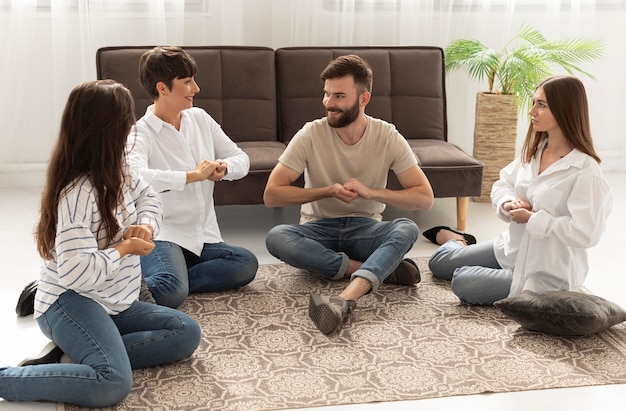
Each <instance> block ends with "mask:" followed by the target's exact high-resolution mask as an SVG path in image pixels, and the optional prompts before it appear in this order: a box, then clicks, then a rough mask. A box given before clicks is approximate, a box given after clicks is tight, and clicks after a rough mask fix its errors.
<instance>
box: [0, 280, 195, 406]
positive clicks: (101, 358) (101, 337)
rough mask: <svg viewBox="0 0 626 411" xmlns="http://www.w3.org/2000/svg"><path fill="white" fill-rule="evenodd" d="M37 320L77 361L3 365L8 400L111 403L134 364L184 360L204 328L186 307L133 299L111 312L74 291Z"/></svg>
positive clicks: (2, 390)
mask: <svg viewBox="0 0 626 411" xmlns="http://www.w3.org/2000/svg"><path fill="white" fill-rule="evenodd" d="M37 323H38V324H39V327H40V328H41V330H42V331H43V333H44V334H45V335H46V336H47V337H48V338H50V339H51V340H52V341H54V342H55V343H56V344H57V345H58V346H59V347H60V348H61V349H62V350H63V352H64V353H65V354H67V355H68V356H69V357H70V359H71V360H72V361H73V362H74V364H66V363H61V364H42V365H33V366H27V367H8V368H0V397H2V398H4V399H5V400H8V401H40V400H45V401H55V402H65V403H70V404H76V405H80V406H84V407H108V406H111V405H113V404H116V403H118V402H120V401H122V400H123V399H124V398H125V397H126V396H127V395H128V393H129V392H130V388H131V385H132V370H131V368H142V367H149V366H154V365H159V364H165V363H171V362H174V361H177V360H180V359H182V358H185V357H188V356H190V355H191V354H192V353H193V352H194V351H195V349H196V348H197V347H198V344H199V343H200V327H199V326H198V324H197V323H196V321H195V320H193V319H192V318H191V317H189V316H187V315H186V314H184V313H182V312H179V311H176V310H174V309H172V308H168V307H161V306H158V305H155V304H148V303H144V302H141V301H135V302H134V303H133V304H132V305H131V306H130V307H129V308H128V309H127V310H126V311H124V312H122V313H120V314H118V315H115V316H110V315H109V314H107V313H106V311H105V310H104V309H103V308H102V307H101V306H100V305H99V304H98V303H96V302H95V301H93V300H91V299H89V298H86V297H83V296H81V295H79V294H77V293H76V292H74V291H66V292H65V293H63V294H61V295H60V296H59V299H58V300H57V301H56V302H55V303H54V304H52V305H51V306H50V308H48V310H47V311H46V312H45V313H44V314H43V315H42V316H40V317H38V318H37ZM5 337H6V336H5Z"/></svg>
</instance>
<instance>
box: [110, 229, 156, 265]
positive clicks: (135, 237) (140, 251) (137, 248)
mask: <svg viewBox="0 0 626 411" xmlns="http://www.w3.org/2000/svg"><path fill="white" fill-rule="evenodd" d="M152 231H153V229H152V226H151V225H147V224H139V225H131V226H130V227H128V229H127V230H126V232H125V233H124V236H123V240H122V241H120V242H119V243H118V244H116V245H115V247H114V248H115V249H116V250H117V251H118V252H119V253H120V256H122V257H124V256H125V255H127V254H135V255H139V256H144V255H148V254H150V252H151V251H152V250H153V249H154V242H153V241H152Z"/></svg>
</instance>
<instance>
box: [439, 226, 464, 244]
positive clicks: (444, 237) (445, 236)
mask: <svg viewBox="0 0 626 411" xmlns="http://www.w3.org/2000/svg"><path fill="white" fill-rule="evenodd" d="M436 240H437V244H439V245H442V244H445V243H446V242H448V241H450V240H454V241H458V242H460V243H462V244H463V245H467V241H465V237H463V236H462V235H460V234H457V233H455V232H452V231H450V230H446V229H445V228H442V229H441V230H439V232H438V233H437V237H436Z"/></svg>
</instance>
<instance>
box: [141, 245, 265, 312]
mask: <svg viewBox="0 0 626 411" xmlns="http://www.w3.org/2000/svg"><path fill="white" fill-rule="evenodd" d="M154 244H155V247H154V250H152V252H151V253H150V254H148V255H146V256H144V257H141V271H142V272H143V276H144V278H145V279H146V285H147V286H148V288H149V289H150V292H151V293H152V296H153V297H154V299H155V300H156V302H157V304H159V305H164V306H166V307H173V308H176V307H178V306H179V305H181V304H182V303H183V301H184V300H185V298H187V295H189V294H191V293H205V292H213V291H224V290H229V289H231V288H236V287H241V286H243V285H246V284H248V283H249V282H250V281H252V280H253V279H254V277H255V276H256V272H257V269H258V268H259V262H258V260H257V258H256V256H255V255H254V254H252V253H251V252H250V251H248V250H246V249H245V248H242V247H236V246H233V245H230V244H227V243H224V242H221V243H215V244H204V248H203V249H202V253H201V255H200V256H197V255H195V254H194V253H192V252H191V251H189V250H187V249H185V248H183V247H181V246H179V245H178V244H175V243H172V242H169V241H155V242H154Z"/></svg>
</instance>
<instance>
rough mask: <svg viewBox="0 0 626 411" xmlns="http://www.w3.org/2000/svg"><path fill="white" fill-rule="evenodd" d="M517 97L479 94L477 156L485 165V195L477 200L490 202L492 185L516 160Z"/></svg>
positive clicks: (476, 122)
mask: <svg viewBox="0 0 626 411" xmlns="http://www.w3.org/2000/svg"><path fill="white" fill-rule="evenodd" d="M517 109H518V107H517V97H516V96H511V95H503V94H489V93H477V94H476V119H475V121H474V157H475V158H476V159H478V160H480V161H481V162H482V163H483V164H484V169H483V183H482V193H481V195H480V197H474V201H491V186H492V185H493V183H494V182H495V181H496V180H498V178H499V175H500V170H501V169H502V168H504V167H505V166H506V165H507V164H509V163H510V162H511V161H513V159H514V158H515V141H516V139H517Z"/></svg>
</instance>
